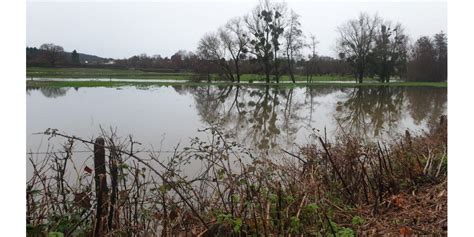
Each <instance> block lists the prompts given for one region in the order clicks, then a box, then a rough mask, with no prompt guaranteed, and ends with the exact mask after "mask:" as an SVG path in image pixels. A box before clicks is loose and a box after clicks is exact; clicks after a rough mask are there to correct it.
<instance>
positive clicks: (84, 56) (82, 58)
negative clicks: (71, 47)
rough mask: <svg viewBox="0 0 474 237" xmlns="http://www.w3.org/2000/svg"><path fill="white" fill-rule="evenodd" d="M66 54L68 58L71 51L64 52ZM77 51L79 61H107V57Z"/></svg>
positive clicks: (99, 62)
mask: <svg viewBox="0 0 474 237" xmlns="http://www.w3.org/2000/svg"><path fill="white" fill-rule="evenodd" d="M64 53H65V54H66V57H68V58H70V57H71V54H72V52H64ZM78 53H79V61H80V62H81V63H85V62H86V61H87V62H88V63H92V64H101V63H105V62H107V61H108V59H107V58H102V57H99V56H96V55H90V54H83V53H80V52H78Z"/></svg>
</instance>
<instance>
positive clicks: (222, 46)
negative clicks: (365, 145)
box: [27, 0, 447, 83]
mask: <svg viewBox="0 0 474 237" xmlns="http://www.w3.org/2000/svg"><path fill="white" fill-rule="evenodd" d="M336 30H337V32H338V38H337V40H336V51H337V53H338V58H332V57H328V56H321V55H318V54H317V52H316V49H317V44H318V41H317V38H316V36H315V35H314V34H309V35H308V36H306V35H305V34H304V33H303V31H302V29H301V17H300V15H298V14H297V13H296V12H294V11H293V10H292V9H289V7H288V6H287V4H286V3H284V2H276V1H271V0H262V1H260V2H259V4H258V5H257V6H256V7H255V8H254V9H253V10H252V11H251V12H249V13H248V14H246V15H244V16H240V17H234V18H231V19H230V20H229V21H227V22H226V23H225V24H224V25H222V26H221V27H219V28H218V29H217V30H216V31H214V32H208V33H206V34H204V35H203V36H202V38H201V39H200V40H199V42H198V47H197V50H196V51H195V52H191V51H185V50H179V51H178V52H176V53H175V54H173V55H172V56H171V57H170V58H168V57H165V58H163V57H161V56H160V55H154V56H148V55H146V54H141V55H137V56H133V57H130V58H128V59H115V60H113V64H110V65H109V64H107V65H106V64H104V61H102V62H100V61H99V62H98V63H92V64H89V65H88V66H92V67H113V68H128V69H140V70H145V71H158V72H193V73H197V74H200V75H203V76H204V77H207V79H208V80H210V75H211V74H214V75H218V78H220V79H221V80H228V81H232V82H240V79H241V75H243V74H258V75H261V76H262V79H264V80H265V81H266V82H267V83H270V82H275V83H279V82H280V79H281V76H282V75H288V77H289V78H290V79H291V80H292V81H293V82H296V79H295V75H303V76H305V77H306V79H307V80H308V81H310V80H311V79H312V77H313V76H316V75H332V76H353V77H354V78H355V80H356V81H357V82H359V83H362V82H363V80H364V78H375V79H377V80H379V81H381V82H389V81H390V80H391V79H394V78H396V79H400V80H405V81H447V35H446V33H444V32H442V31H441V32H440V33H438V34H435V35H434V36H433V37H429V36H422V37H420V38H418V39H417V40H416V41H415V42H414V43H413V44H410V43H409V41H410V38H409V36H408V35H407V34H406V33H405V27H404V26H403V25H402V24H401V23H393V22H392V21H390V20H386V19H383V18H381V17H379V16H378V15H377V14H375V15H369V14H367V13H360V14H359V16H358V17H357V18H355V19H350V20H348V21H347V22H345V23H343V24H342V25H340V26H339V27H337V29H336ZM304 49H309V50H310V51H311V53H310V54H309V55H304V53H303V51H304ZM82 61H83V60H82ZM27 65H28V66H52V67H56V66H84V63H83V62H81V60H80V57H79V54H78V53H77V52H76V51H75V50H74V51H73V52H72V53H70V54H69V55H67V54H65V53H64V50H63V48H62V47H61V46H58V45H54V44H43V45H42V46H41V47H40V48H39V49H36V48H27Z"/></svg>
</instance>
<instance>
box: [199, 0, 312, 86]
mask: <svg viewBox="0 0 474 237" xmlns="http://www.w3.org/2000/svg"><path fill="white" fill-rule="evenodd" d="M299 18H300V17H299V15H298V14H296V13H295V12H294V11H293V10H288V6H287V5H286V4H285V3H284V2H272V1H270V0H262V1H261V2H260V3H259V4H258V5H257V6H256V7H255V8H254V9H253V10H252V11H251V12H250V13H249V14H247V15H245V16H243V17H236V18H233V19H231V20H229V21H228V22H227V23H226V24H225V25H224V26H222V27H220V28H219V29H218V33H216V35H217V36H216V37H212V38H210V37H209V33H208V34H205V35H204V36H203V37H202V38H201V40H200V41H199V45H198V55H202V56H203V58H204V59H209V57H208V53H207V52H220V54H219V55H214V56H215V57H212V58H210V59H209V61H210V62H213V63H215V64H218V65H219V66H220V67H221V69H222V70H223V71H225V72H226V77H227V78H228V79H230V80H231V81H237V82H240V76H241V70H240V65H241V64H240V60H242V59H245V58H247V59H254V60H255V62H256V63H258V65H259V66H260V68H261V71H262V72H263V74H264V76H265V81H266V82H267V83H268V82H270V81H272V80H273V81H275V82H279V79H280V75H281V74H282V71H283V70H282V62H285V61H286V66H287V71H288V72H289V74H290V76H291V78H292V80H293V81H295V79H294V71H295V70H294V67H295V63H296V61H297V60H298V59H299V58H300V56H301V50H302V49H303V47H304V46H305V44H304V41H303V33H302V30H301V23H300V20H299ZM212 47H213V48H212ZM285 59H286V60H285ZM234 74H235V75H236V76H235V77H234ZM272 76H273V77H272ZM235 78H237V79H235Z"/></svg>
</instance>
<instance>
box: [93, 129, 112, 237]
mask: <svg viewBox="0 0 474 237" xmlns="http://www.w3.org/2000/svg"><path fill="white" fill-rule="evenodd" d="M104 144H105V141H104V139H103V138H101V137H99V138H97V139H96V140H95V143H94V168H95V172H94V173H95V177H94V178H95V192H96V199H97V210H96V222H95V227H94V236H96V237H98V236H105V234H106V233H107V218H106V216H107V209H108V191H109V190H108V188H107V178H106V177H107V176H106V175H107V173H106V166H105V148H104Z"/></svg>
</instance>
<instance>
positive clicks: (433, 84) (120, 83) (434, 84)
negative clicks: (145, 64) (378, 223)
mask: <svg viewBox="0 0 474 237" xmlns="http://www.w3.org/2000/svg"><path fill="white" fill-rule="evenodd" d="M26 85H27V86H31V87H55V88H60V87H120V86H139V87H147V86H172V85H187V86H207V85H215V86H230V85H235V86H237V85H239V86H279V87H306V86H311V87H313V86H314V87H316V86H337V87H357V86H405V87H444V88H446V87H447V86H448V83H447V82H390V83H379V82H364V83H362V84H359V83H337V82H330V81H327V82H313V83H306V82H297V83H291V82H285V83H279V84H276V83H270V84H267V83H248V82H242V83H232V82H211V83H207V82H168V81H163V82H131V81H35V80H33V81H32V80H28V81H27V82H26Z"/></svg>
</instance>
